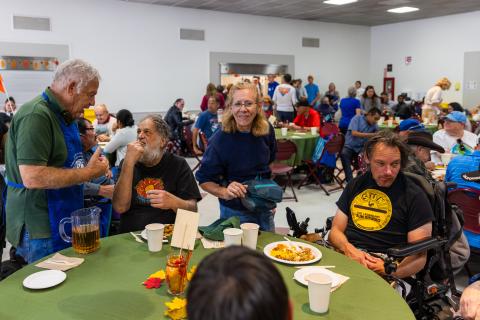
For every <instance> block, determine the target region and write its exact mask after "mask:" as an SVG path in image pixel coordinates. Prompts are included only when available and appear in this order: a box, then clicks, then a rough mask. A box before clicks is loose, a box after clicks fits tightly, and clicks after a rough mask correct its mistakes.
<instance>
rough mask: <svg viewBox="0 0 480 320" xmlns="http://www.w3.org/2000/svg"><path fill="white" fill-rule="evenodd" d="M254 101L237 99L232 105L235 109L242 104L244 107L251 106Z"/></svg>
mask: <svg viewBox="0 0 480 320" xmlns="http://www.w3.org/2000/svg"><path fill="white" fill-rule="evenodd" d="M255 105H256V103H255V102H252V101H243V102H241V101H237V102H235V103H234V104H233V107H234V108H236V109H240V108H241V107H242V106H244V107H245V108H251V107H252V106H255Z"/></svg>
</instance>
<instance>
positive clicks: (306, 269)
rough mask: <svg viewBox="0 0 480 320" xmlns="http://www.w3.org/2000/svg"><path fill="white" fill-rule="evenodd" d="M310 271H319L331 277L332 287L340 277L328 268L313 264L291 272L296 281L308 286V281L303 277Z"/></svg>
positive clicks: (338, 282) (337, 282)
mask: <svg viewBox="0 0 480 320" xmlns="http://www.w3.org/2000/svg"><path fill="white" fill-rule="evenodd" d="M312 273H321V274H324V275H327V276H329V277H330V278H331V279H332V288H335V287H336V286H338V285H339V284H340V278H339V277H338V276H337V275H336V274H335V273H333V272H332V271H330V270H328V269H325V268H322V267H315V266H312V267H304V268H301V269H298V270H297V271H296V272H295V273H294V274H293V278H294V279H295V280H297V281H298V282H300V283H301V284H303V285H304V286H308V282H307V280H305V278H306V277H307V276H308V275H309V274H312Z"/></svg>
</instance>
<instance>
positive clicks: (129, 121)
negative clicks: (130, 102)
mask: <svg viewBox="0 0 480 320" xmlns="http://www.w3.org/2000/svg"><path fill="white" fill-rule="evenodd" d="M116 118H117V128H119V129H121V128H125V127H131V126H133V125H134V124H135V120H133V115H132V113H131V112H130V111H128V110H127V109H122V110H120V111H118V112H117V115H116Z"/></svg>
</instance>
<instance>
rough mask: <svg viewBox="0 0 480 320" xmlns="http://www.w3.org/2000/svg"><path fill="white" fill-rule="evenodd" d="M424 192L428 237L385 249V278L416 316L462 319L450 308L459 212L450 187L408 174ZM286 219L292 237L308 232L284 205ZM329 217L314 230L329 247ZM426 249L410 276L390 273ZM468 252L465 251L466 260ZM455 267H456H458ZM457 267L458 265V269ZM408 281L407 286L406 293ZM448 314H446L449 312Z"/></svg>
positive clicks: (455, 297)
mask: <svg viewBox="0 0 480 320" xmlns="http://www.w3.org/2000/svg"><path fill="white" fill-rule="evenodd" d="M405 174H407V175H409V176H410V177H411V178H412V179H414V181H415V182H416V183H417V185H419V186H420V187H422V188H423V189H424V190H425V192H426V193H427V195H428V198H429V200H430V203H431V205H432V208H433V212H434V215H435V221H434V222H433V225H432V238H430V239H426V240H423V241H419V242H417V243H413V244H408V245H406V246H403V247H394V248H391V249H389V250H388V251H387V252H386V257H385V258H384V261H385V272H386V273H387V276H386V277H385V280H386V281H389V282H391V283H392V282H393V283H395V284H396V285H397V286H398V287H399V288H400V290H399V291H400V293H401V295H402V297H403V298H404V299H405V301H406V302H407V304H408V305H409V307H410V308H411V310H412V312H413V313H414V315H415V317H416V319H421V320H435V319H456V320H458V319H462V318H459V317H453V315H452V314H451V312H450V310H454V311H457V310H458V307H459V301H460V296H461V292H460V291H459V290H458V289H457V287H456V284H455V277H454V269H453V267H452V257H451V249H452V246H453V245H454V244H455V243H456V242H457V241H458V240H459V239H460V237H461V236H462V226H463V216H462V214H461V211H459V210H455V208H452V206H451V205H450V204H449V203H448V201H447V193H448V188H449V187H453V185H452V186H450V185H447V184H445V183H440V182H436V183H429V182H428V181H427V180H426V179H424V178H423V177H421V176H418V175H415V174H409V173H405ZM287 221H288V224H289V226H290V229H291V230H292V231H293V236H295V237H298V238H300V237H301V236H303V235H306V234H307V233H308V231H307V229H308V222H309V218H307V219H306V220H305V221H304V222H300V223H299V222H298V221H297V219H296V217H295V213H294V212H293V211H292V210H291V209H290V208H287ZM332 222H333V217H329V218H328V219H327V220H326V223H325V226H324V227H323V228H321V229H315V233H319V234H320V236H321V240H319V241H317V243H318V244H320V245H323V246H326V247H329V248H332V247H331V245H330V244H329V243H328V232H329V231H330V229H331V227H332ZM421 252H427V262H426V264H425V267H424V268H423V269H422V270H421V271H420V272H419V273H417V274H416V275H415V276H413V277H409V278H405V279H397V278H395V277H394V276H393V275H392V273H394V272H395V271H396V267H397V261H399V260H402V259H403V258H405V257H407V256H410V255H414V254H418V253H421ZM468 255H469V252H468V253H466V259H464V260H465V262H466V260H467V259H468ZM456 269H459V268H458V267H457V268H456ZM460 269H461V268H460ZM405 284H408V285H409V286H410V287H411V288H410V290H409V292H407V291H408V290H407V286H406V285H405ZM449 314H450V315H449Z"/></svg>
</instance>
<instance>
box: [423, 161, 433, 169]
mask: <svg viewBox="0 0 480 320" xmlns="http://www.w3.org/2000/svg"><path fill="white" fill-rule="evenodd" d="M425 167H426V168H427V170H430V171H433V170H435V163H433V162H432V161H427V162H425Z"/></svg>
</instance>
